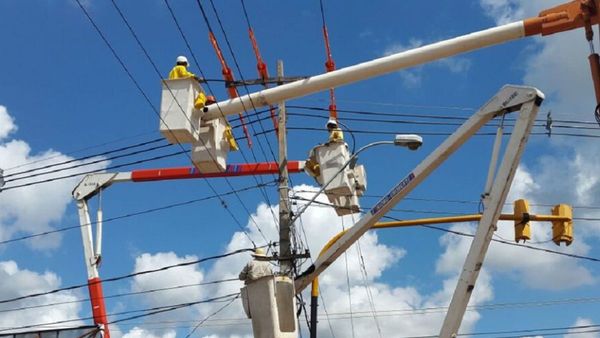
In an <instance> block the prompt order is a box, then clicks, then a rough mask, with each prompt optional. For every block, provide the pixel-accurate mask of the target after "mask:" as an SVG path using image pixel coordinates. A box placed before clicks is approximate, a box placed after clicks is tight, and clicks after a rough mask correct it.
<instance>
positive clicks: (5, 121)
mask: <svg viewBox="0 0 600 338" xmlns="http://www.w3.org/2000/svg"><path fill="white" fill-rule="evenodd" d="M16 130H17V125H15V120H14V119H13V117H12V116H10V115H9V114H8V111H7V110H6V107H5V106H0V141H1V140H3V139H5V138H6V137H8V135H10V133H12V132H14V131H16Z"/></svg>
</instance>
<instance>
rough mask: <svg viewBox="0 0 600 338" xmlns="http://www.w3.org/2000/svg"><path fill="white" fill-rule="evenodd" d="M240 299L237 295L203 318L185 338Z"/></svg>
mask: <svg viewBox="0 0 600 338" xmlns="http://www.w3.org/2000/svg"><path fill="white" fill-rule="evenodd" d="M239 297H240V294H237V296H236V297H235V298H233V299H232V300H231V301H229V303H227V304H225V305H223V306H222V307H221V308H219V309H218V310H217V311H215V312H213V313H211V314H210V315H208V316H206V318H204V319H203V320H201V321H200V322H199V323H198V325H196V326H195V327H194V329H193V330H192V331H191V332H190V333H188V334H187V335H186V336H185V338H189V337H190V336H191V335H192V334H194V332H196V330H197V329H198V328H199V327H200V325H202V324H204V322H206V321H207V320H209V319H210V318H211V317H214V316H216V315H217V314H218V313H219V312H221V311H223V310H225V308H227V307H228V306H229V305H231V304H232V303H233V302H234V301H235V300H236V299H238V298H239Z"/></svg>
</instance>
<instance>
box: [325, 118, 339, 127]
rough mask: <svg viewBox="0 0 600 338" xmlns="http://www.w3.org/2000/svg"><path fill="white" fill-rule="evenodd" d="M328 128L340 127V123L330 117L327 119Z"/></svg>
mask: <svg viewBox="0 0 600 338" xmlns="http://www.w3.org/2000/svg"><path fill="white" fill-rule="evenodd" d="M326 126H327V128H329V129H333V128H337V127H338V123H337V121H336V120H335V119H329V121H327V125H326Z"/></svg>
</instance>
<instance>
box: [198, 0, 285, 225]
mask: <svg viewBox="0 0 600 338" xmlns="http://www.w3.org/2000/svg"><path fill="white" fill-rule="evenodd" d="M197 3H198V6H199V7H200V10H201V12H202V14H203V18H204V22H205V23H206V26H207V28H208V30H209V31H210V32H212V27H211V25H210V22H209V21H208V18H207V17H206V13H205V12H204V8H203V6H202V4H201V2H200V1H199V0H198V1H197ZM210 4H211V7H212V9H213V12H214V14H215V17H216V19H217V22H218V24H219V27H220V29H221V32H222V34H223V37H224V38H225V42H226V44H227V47H228V49H229V52H230V54H231V57H232V58H233V61H234V64H235V66H236V69H237V71H238V75H239V76H240V79H241V80H242V82H243V86H244V88H245V90H246V93H247V94H250V90H249V89H248V85H247V84H246V83H245V81H244V75H243V74H242V69H241V67H240V65H239V63H238V61H237V57H236V56H235V53H234V51H233V47H232V45H231V43H230V41H229V38H228V36H227V33H226V32H225V28H224V26H223V23H222V21H221V17H220V15H219V13H218V11H217V8H216V6H215V4H214V1H213V0H210ZM248 23H249V21H248ZM213 36H214V35H213ZM215 41H216V40H215ZM250 104H251V106H252V109H253V110H254V115H253V116H256V115H258V114H259V112H258V111H257V109H256V106H255V105H254V102H253V101H252V100H250ZM243 108H244V110H247V109H246V107H245V106H244V107H243ZM219 109H220V108H219ZM221 113H222V112H221ZM247 116H248V117H249V120H250V115H247ZM240 119H241V117H240ZM257 121H258V123H259V126H260V129H261V131H264V130H265V129H264V126H263V125H262V121H261V120H257ZM242 125H244V124H243V122H242ZM250 127H251V128H252V132H254V133H255V134H256V130H255V128H254V124H251V125H250ZM263 138H264V139H265V141H266V142H267V146H268V148H269V151H270V153H271V156H272V158H273V160H274V161H275V162H277V157H276V156H275V153H274V151H273V147H272V146H271V142H270V141H269V139H268V137H267V135H266V134H263ZM257 139H258V146H259V148H260V150H261V152H262V154H263V157H264V158H265V159H267V154H266V152H265V150H264V148H263V145H262V142H261V139H260V137H259V138H257ZM250 151H251V153H252V157H253V158H254V159H255V160H256V155H255V153H254V149H252V148H250ZM240 153H241V154H242V156H243V158H244V159H246V157H245V155H244V154H243V153H242V152H241V151H240ZM260 181H262V178H260ZM263 197H264V198H265V199H266V201H267V205H268V207H269V210H270V212H271V216H272V217H273V220H274V222H275V226H276V227H277V228H279V219H278V218H277V216H276V215H275V212H274V210H273V208H272V206H271V202H270V200H269V197H268V194H267V193H266V192H264V193H263ZM253 221H254V219H253Z"/></svg>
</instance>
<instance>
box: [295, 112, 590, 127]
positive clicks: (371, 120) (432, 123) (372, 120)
mask: <svg viewBox="0 0 600 338" xmlns="http://www.w3.org/2000/svg"><path fill="white" fill-rule="evenodd" d="M289 115H292V116H302V117H308V118H316V119H328V117H327V116H324V115H318V114H309V113H289ZM344 120H345V121H357V122H367V123H384V124H407V125H425V126H454V127H458V126H461V125H462V123H459V122H437V121H416V120H389V119H375V118H366V117H365V118H356V117H345V118H344ZM505 126H506V127H514V126H515V125H514V124H505ZM483 127H494V128H495V127H497V126H496V125H495V124H494V121H493V120H492V121H490V122H488V123H486V124H485V125H483ZM533 127H534V128H545V127H546V125H545V124H534V125H533ZM552 128H557V129H578V130H600V128H599V127H597V126H594V127H582V126H569V125H556V124H553V125H552Z"/></svg>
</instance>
